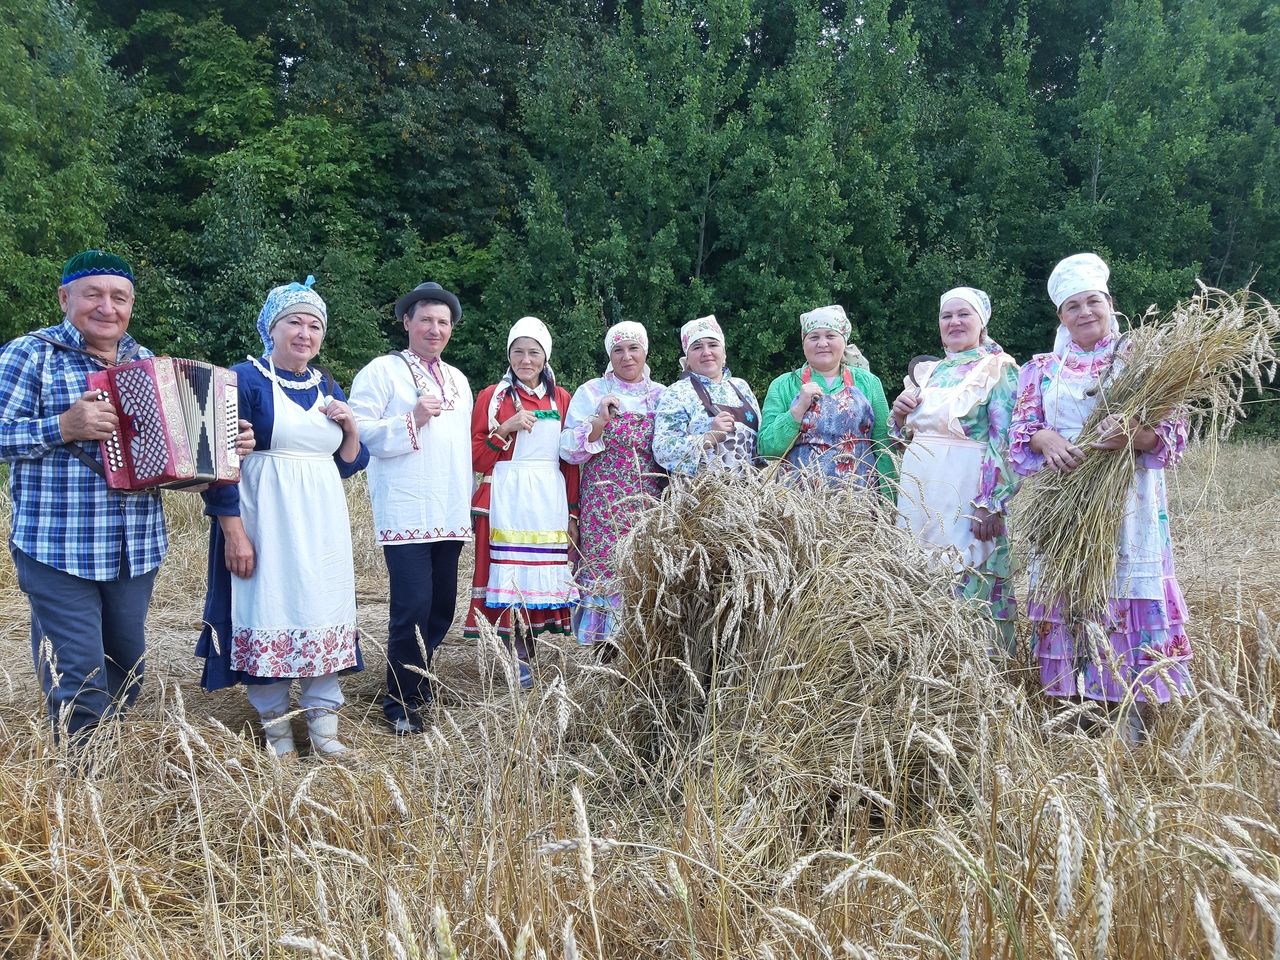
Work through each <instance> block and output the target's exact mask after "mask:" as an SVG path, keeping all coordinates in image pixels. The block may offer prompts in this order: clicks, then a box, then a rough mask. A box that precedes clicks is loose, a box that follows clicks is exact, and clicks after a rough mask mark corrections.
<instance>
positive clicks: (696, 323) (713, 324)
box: [680, 313, 724, 354]
mask: <svg viewBox="0 0 1280 960" xmlns="http://www.w3.org/2000/svg"><path fill="white" fill-rule="evenodd" d="M703 338H710V339H712V340H718V341H719V342H720V344H721V345H722V346H723V345H724V331H723V330H721V329H720V323H719V321H717V320H716V315H715V314H714V313H709V314H707V315H706V316H705V317H698V319H697V320H690V321H689V322H688V323H686V324H685V325H684V326H683V327H681V328H680V349H681V350H682V351H683V352H684V353H685V354H688V353H689V344H691V343H693V342H694V341H696V340H702V339H703Z"/></svg>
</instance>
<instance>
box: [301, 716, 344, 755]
mask: <svg viewBox="0 0 1280 960" xmlns="http://www.w3.org/2000/svg"><path fill="white" fill-rule="evenodd" d="M307 732H308V733H309V734H310V735H311V749H312V751H313V752H314V753H316V754H318V755H320V756H322V757H337V756H341V755H342V754H344V753H349V752H350V748H349V747H348V746H347V745H346V744H345V743H343V742H342V741H341V740H339V739H338V715H337V714H336V713H335V712H334V711H332V710H308V711H307Z"/></svg>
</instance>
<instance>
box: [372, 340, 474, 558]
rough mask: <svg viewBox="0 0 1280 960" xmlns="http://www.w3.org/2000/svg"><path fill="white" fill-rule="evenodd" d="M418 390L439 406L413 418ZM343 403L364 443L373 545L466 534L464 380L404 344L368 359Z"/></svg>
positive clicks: (467, 390) (469, 478)
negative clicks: (419, 419)
mask: <svg viewBox="0 0 1280 960" xmlns="http://www.w3.org/2000/svg"><path fill="white" fill-rule="evenodd" d="M420 390H425V391H427V392H428V393H430V394H432V395H434V396H436V397H438V398H439V399H440V402H441V405H442V406H443V408H444V409H443V411H442V412H441V413H440V415H439V416H435V417H432V418H431V419H430V420H428V421H427V422H426V423H424V424H423V425H422V426H421V427H417V426H415V425H414V422H413V408H414V405H415V404H416V403H417V402H418V395H419V391H420ZM350 404H351V409H352V411H354V413H355V415H356V420H357V422H358V423H359V425H360V439H361V440H363V441H364V443H365V445H366V446H367V447H368V448H369V467H368V471H367V473H368V477H369V498H370V500H372V502H373V521H374V526H375V529H376V533H377V538H378V543H379V544H381V545H383V546H392V545H395V544H399V543H430V542H433V541H437V540H470V539H471V488H472V484H473V482H474V475H473V474H472V471H471V404H472V396H471V385H470V384H469V383H468V382H467V378H466V377H465V376H463V374H462V371H461V370H459V369H457V368H456V367H452V366H450V365H449V364H447V363H445V362H444V361H443V360H441V361H439V362H438V363H436V364H433V365H432V366H431V367H430V368H428V365H427V364H426V362H425V361H422V360H420V359H419V358H418V357H417V356H416V355H414V354H413V353H411V352H409V351H407V350H405V351H401V352H400V353H399V354H387V355H385V356H381V357H377V358H375V359H374V360H372V361H371V362H370V363H369V365H368V366H366V367H365V368H364V369H363V370H361V371H360V372H359V373H357V374H356V378H355V380H354V382H353V383H352V384H351V400H350Z"/></svg>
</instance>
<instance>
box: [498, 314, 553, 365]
mask: <svg viewBox="0 0 1280 960" xmlns="http://www.w3.org/2000/svg"><path fill="white" fill-rule="evenodd" d="M521 337H528V338H529V339H530V340H533V341H536V342H537V344H538V346H540V347H541V348H542V352H543V353H545V354H546V355H547V362H548V363H550V362H551V331H550V330H548V329H547V325H546V324H545V323H543V322H542V321H541V320H539V319H538V318H537V317H521V318H520V319H519V320H517V321H516V322H515V323H514V324H513V325H512V327H511V332H510V333H508V334H507V353H508V354H510V353H511V345H512V344H513V343H515V342H516V341H517V340H519V339H520V338H521Z"/></svg>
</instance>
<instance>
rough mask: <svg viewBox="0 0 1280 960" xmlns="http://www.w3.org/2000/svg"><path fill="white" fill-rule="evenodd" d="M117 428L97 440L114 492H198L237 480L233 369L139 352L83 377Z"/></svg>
mask: <svg viewBox="0 0 1280 960" xmlns="http://www.w3.org/2000/svg"><path fill="white" fill-rule="evenodd" d="M88 387H89V389H90V390H97V391H98V392H99V396H101V397H102V399H104V400H108V401H110V403H111V405H112V406H113V407H115V411H116V415H117V416H118V417H119V418H120V429H119V430H118V431H117V432H116V433H113V434H112V435H111V438H110V439H108V440H104V441H102V465H103V467H104V468H105V470H106V480H107V486H108V487H111V488H112V489H114V490H144V489H147V488H150V487H167V488H169V489H173V490H184V489H190V490H202V489H204V488H206V487H208V486H211V485H215V484H223V483H235V482H236V481H238V480H239V479H240V458H239V456H238V455H237V454H236V435H237V434H238V433H239V424H240V411H239V407H240V404H239V400H238V397H237V394H236V375H235V374H234V373H232V372H231V371H230V370H225V369H223V368H222V367H215V366H214V365H213V364H211V363H201V362H200V361H198V360H179V359H177V358H175V357H147V358H146V359H145V360H134V361H133V362H132V363H122V364H120V366H118V367H111V368H109V369H107V370H101V371H98V372H96V373H92V374H90V375H89V380H88Z"/></svg>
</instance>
